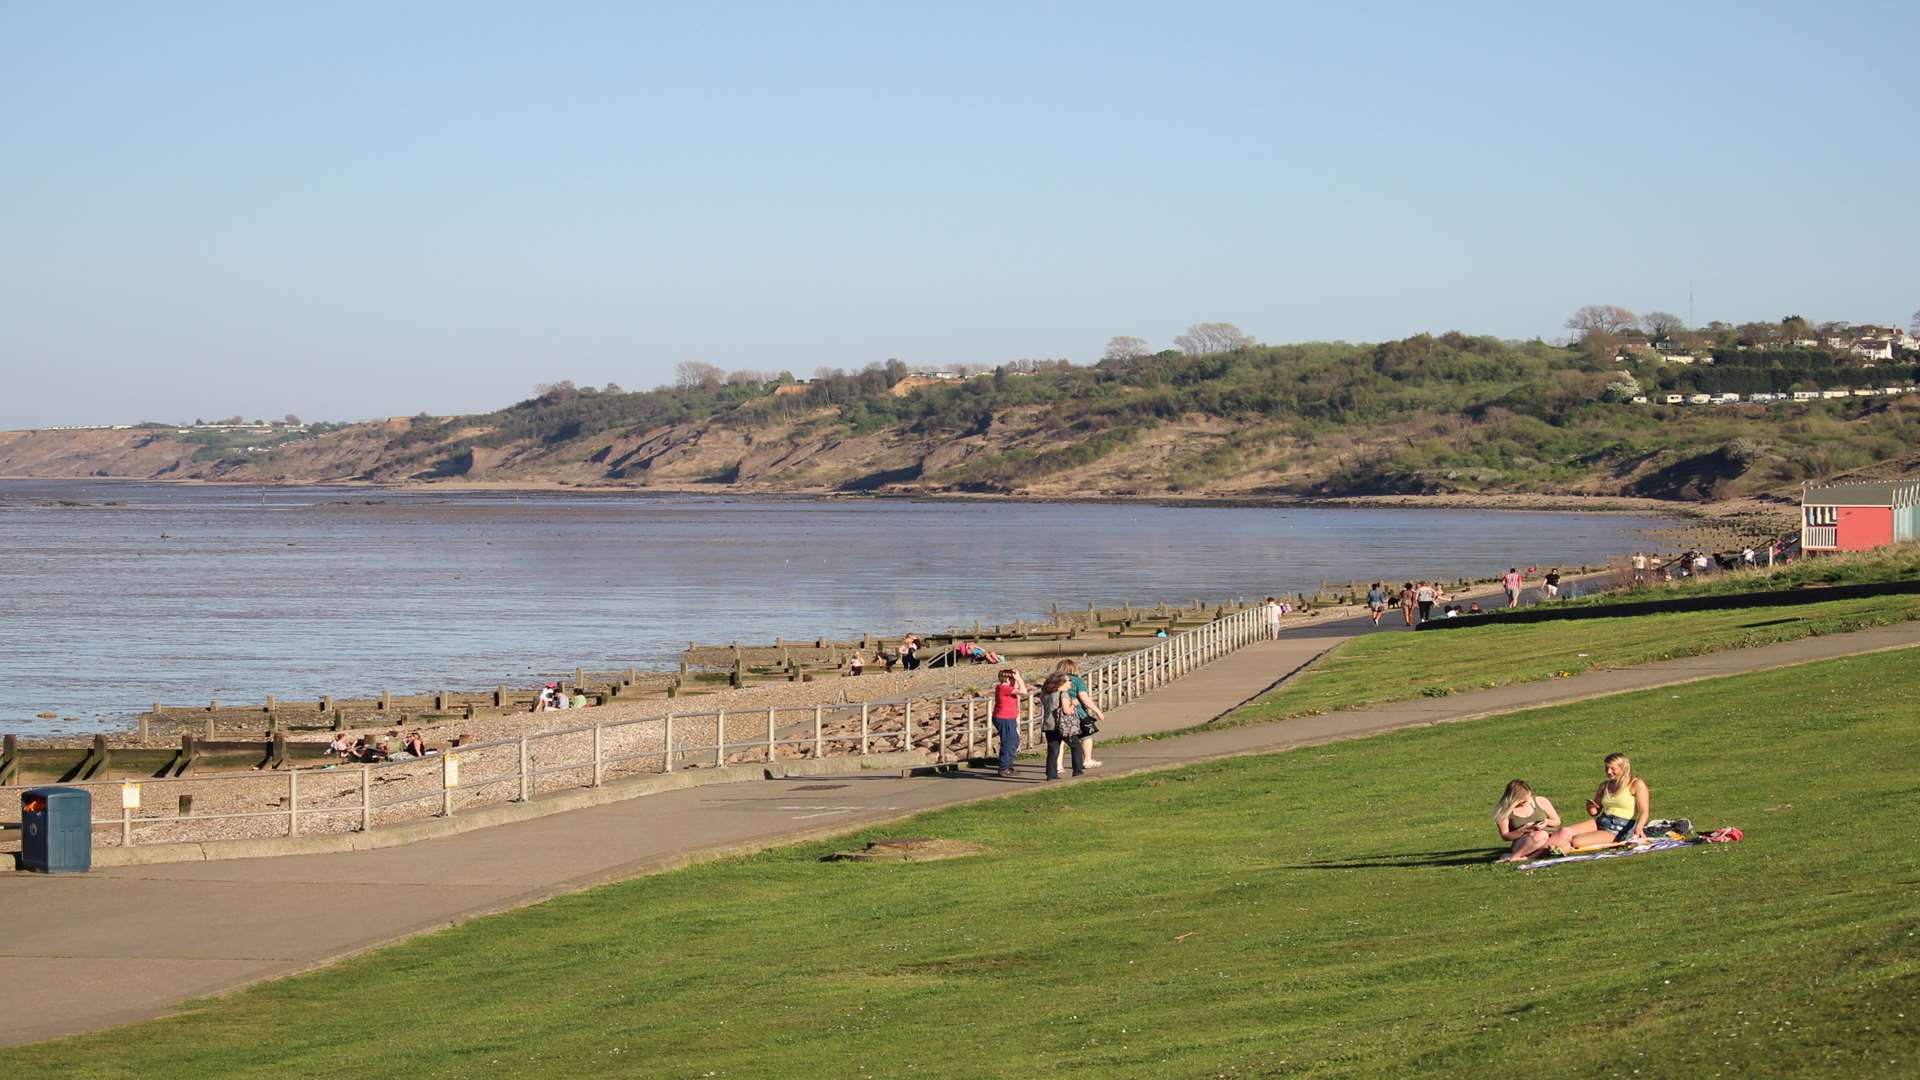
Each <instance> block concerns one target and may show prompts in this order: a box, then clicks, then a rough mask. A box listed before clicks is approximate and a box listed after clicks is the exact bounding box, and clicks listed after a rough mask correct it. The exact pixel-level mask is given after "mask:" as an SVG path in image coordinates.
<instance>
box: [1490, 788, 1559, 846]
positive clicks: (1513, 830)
mask: <svg viewBox="0 0 1920 1080" xmlns="http://www.w3.org/2000/svg"><path fill="white" fill-rule="evenodd" d="M1493 827H1494V828H1496V829H1498V830H1500V839H1502V840H1506V841H1509V842H1511V843H1512V844H1513V847H1512V849H1511V850H1509V851H1508V852H1507V853H1506V854H1505V855H1503V856H1501V857H1500V858H1499V859H1497V860H1495V861H1497V862H1524V861H1525V860H1526V859H1527V858H1528V857H1530V856H1532V855H1535V854H1538V853H1539V852H1541V851H1545V850H1546V847H1547V839H1548V838H1549V837H1551V836H1552V835H1553V832H1554V830H1555V829H1558V828H1559V827H1560V811H1558V810H1555V809H1554V808H1553V803H1552V802H1550V801H1548V799H1547V797H1546V796H1545V795H1535V794H1534V793H1533V787H1532V786H1531V785H1529V784H1528V783H1527V782H1526V781H1525V780H1513V781H1510V782H1509V783H1508V784H1507V790H1506V794H1504V795H1502V796H1500V801H1499V802H1498V803H1497V804H1495V805H1494V808H1493Z"/></svg>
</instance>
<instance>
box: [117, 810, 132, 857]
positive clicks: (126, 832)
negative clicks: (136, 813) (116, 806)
mask: <svg viewBox="0 0 1920 1080" xmlns="http://www.w3.org/2000/svg"><path fill="white" fill-rule="evenodd" d="M123 801H124V800H123ZM120 846H121V847H132V846H133V810H132V809H131V808H130V807H126V806H122V807H121V808H120Z"/></svg>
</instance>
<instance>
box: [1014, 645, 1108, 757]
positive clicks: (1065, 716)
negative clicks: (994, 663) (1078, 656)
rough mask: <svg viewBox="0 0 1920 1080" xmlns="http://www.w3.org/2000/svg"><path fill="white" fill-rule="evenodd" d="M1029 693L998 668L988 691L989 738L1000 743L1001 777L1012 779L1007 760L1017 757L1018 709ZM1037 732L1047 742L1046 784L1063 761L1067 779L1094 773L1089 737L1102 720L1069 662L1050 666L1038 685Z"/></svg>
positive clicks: (1024, 683) (1075, 667) (1016, 678)
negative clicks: (990, 699) (1068, 763)
mask: <svg viewBox="0 0 1920 1080" xmlns="http://www.w3.org/2000/svg"><path fill="white" fill-rule="evenodd" d="M1030 693H1032V688H1031V687H1030V686H1028V685H1027V681H1026V679H1025V678H1023V677H1021V675H1020V673H1019V672H1018V671H1016V670H1014V669H1013V668H1001V669H1000V673H999V678H998V680H997V681H996V682H995V683H994V686H993V714H992V716H993V732H994V735H995V737H996V738H998V739H999V740H1000V771H999V775H1001V776H1012V775H1013V756H1014V755H1015V754H1016V753H1018V752H1019V751H1020V703H1021V702H1022V701H1024V700H1026V697H1027V695H1028V694H1030ZM1040 709H1041V713H1040V731H1041V733H1042V734H1044V735H1045V736H1046V737H1047V779H1049V780H1058V779H1060V765H1061V759H1062V758H1063V757H1068V758H1070V759H1071V761H1072V765H1073V775H1075V776H1079V775H1081V774H1083V773H1085V772H1086V771H1087V770H1088V769H1096V768H1099V767H1100V762H1098V761H1096V760H1094V757H1093V736H1094V733H1095V732H1097V731H1098V730H1099V728H1100V724H1101V723H1103V722H1104V721H1105V720H1106V714H1105V713H1103V712H1101V711H1100V706H1099V705H1097V704H1095V703H1094V700H1093V694H1092V691H1091V690H1090V689H1089V688H1088V686H1087V681H1086V680H1085V679H1083V678H1081V677H1080V665H1079V664H1077V663H1075V662H1074V661H1072V660H1062V661H1060V662H1059V663H1058V664H1055V665H1054V667H1053V671H1052V672H1051V673H1050V674H1049V675H1048V676H1047V678H1046V681H1045V682H1042V683H1041V684H1040Z"/></svg>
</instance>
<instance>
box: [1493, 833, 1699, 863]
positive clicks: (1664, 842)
mask: <svg viewBox="0 0 1920 1080" xmlns="http://www.w3.org/2000/svg"><path fill="white" fill-rule="evenodd" d="M1698 846H1700V841H1698V840H1675V839H1673V838H1671V837H1665V838H1662V839H1659V840H1649V841H1647V842H1646V843H1644V844H1639V845H1636V846H1634V847H1622V848H1610V849H1608V850H1606V851H1592V852H1588V853H1587V854H1585V855H1561V856H1559V857H1557V858H1552V859H1535V860H1533V861H1532V862H1524V863H1521V864H1520V869H1522V870H1533V869H1537V868H1539V867H1542V866H1559V865H1560V864H1562V863H1573V862H1590V861H1592V860H1594V859H1620V858H1625V857H1626V856H1628V855H1645V854H1647V853H1648V852H1650V851H1672V850H1673V849H1674V848H1683V847H1698Z"/></svg>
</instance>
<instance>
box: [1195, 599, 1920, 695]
mask: <svg viewBox="0 0 1920 1080" xmlns="http://www.w3.org/2000/svg"><path fill="white" fill-rule="evenodd" d="M1389 614H1393V615H1397V613H1392V612H1390V613H1389ZM1913 619H1920V596H1877V597H1867V598H1863V599H1858V600H1833V601H1828V602H1826V603H1820V604H1800V605H1792V606H1786V607H1778V608H1743V609H1740V610H1735V611H1689V612H1679V613H1675V614H1670V615H1641V616H1635V617H1632V618H1620V619H1583V620H1570V621H1567V622H1544V623H1521V624H1516V625H1511V626H1501V625H1499V624H1497V623H1494V624H1489V625H1486V626H1477V627H1473V628H1471V629H1462V630H1435V631H1429V632H1425V633H1418V634H1408V633H1379V634H1373V635H1370V636H1367V637H1361V638H1356V639H1354V640H1352V641H1349V642H1347V643H1345V644H1344V645H1342V646H1340V648H1339V649H1338V651H1336V652H1334V653H1333V654H1332V655H1330V656H1328V657H1327V658H1326V659H1324V660H1322V661H1321V662H1320V663H1319V664H1317V665H1315V666H1314V667H1313V668H1312V669H1310V670H1309V671H1307V672H1305V673H1303V674H1302V675H1301V676H1300V677H1299V678H1296V679H1291V680H1289V681H1288V682H1287V683H1286V685H1284V686H1282V687H1280V688H1279V689H1278V690H1275V691H1274V692H1273V693H1271V694H1268V695H1266V696H1264V697H1262V698H1260V699H1259V700H1258V701H1255V702H1253V703H1252V704H1250V705H1247V706H1246V707H1244V708H1241V709H1239V710H1237V711H1235V712H1233V713H1231V714H1229V715H1228V716H1225V717H1222V718H1220V719H1219V720H1215V721H1213V722H1212V723H1211V724H1207V725H1204V726H1206V727H1215V728H1217V727H1234V726H1238V725H1240V724H1260V723H1267V722H1270V721H1273V720H1284V719H1286V718H1288V717H1292V716H1310V715H1314V714H1317V713H1323V712H1331V711H1333V710H1336V709H1353V708H1362V707H1365V706H1368V705H1379V704H1383V703H1386V702H1392V701H1406V700H1408V699H1409V698H1415V697H1420V696H1422V695H1429V696H1443V695H1446V694H1451V693H1457V692H1461V691H1466V690H1477V689H1484V688H1486V687H1490V686H1506V685H1509V684H1512V683H1524V682H1539V681H1542V680H1545V679H1553V678H1563V677H1565V676H1567V675H1577V674H1579V673H1580V672H1582V671H1587V670H1590V669H1594V668H1617V667H1630V666H1633V665H1635V664H1645V663H1648V662H1650V661H1654V660H1669V659H1672V658H1673V657H1676V656H1698V655H1701V654H1703V653H1710V652H1721V651H1723V650H1727V649H1744V648H1751V647H1754V646H1759V645H1771V644H1774V643H1776V642H1781V641H1794V640H1797V639H1799V638H1803V637H1814V636H1818V635H1821V634H1838V633H1846V632H1848V631H1852V630H1861V629H1865V628H1867V627H1871V626H1885V625H1889V624H1892V623H1898V622H1907V621H1910V620H1913Z"/></svg>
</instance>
